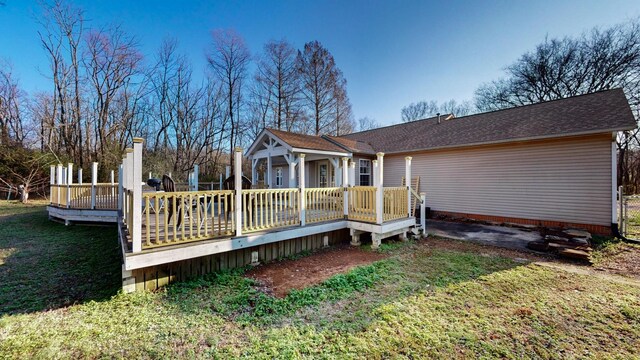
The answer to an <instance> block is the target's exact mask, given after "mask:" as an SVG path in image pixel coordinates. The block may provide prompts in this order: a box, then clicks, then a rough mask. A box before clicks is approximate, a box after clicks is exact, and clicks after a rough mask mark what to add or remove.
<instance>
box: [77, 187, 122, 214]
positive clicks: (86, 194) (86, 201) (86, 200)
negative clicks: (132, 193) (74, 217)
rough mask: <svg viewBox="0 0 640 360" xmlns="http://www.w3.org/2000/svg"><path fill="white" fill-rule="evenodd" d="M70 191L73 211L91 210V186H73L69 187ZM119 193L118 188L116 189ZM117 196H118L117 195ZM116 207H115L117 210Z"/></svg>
mask: <svg viewBox="0 0 640 360" xmlns="http://www.w3.org/2000/svg"><path fill="white" fill-rule="evenodd" d="M69 191H70V192H71V194H70V199H71V204H70V206H69V207H70V208H72V209H91V184H82V185H80V184H72V185H69ZM116 191H117V187H116ZM116 195H117V194H116ZM116 206H117V204H116ZM115 208H116V207H114V209H115Z"/></svg>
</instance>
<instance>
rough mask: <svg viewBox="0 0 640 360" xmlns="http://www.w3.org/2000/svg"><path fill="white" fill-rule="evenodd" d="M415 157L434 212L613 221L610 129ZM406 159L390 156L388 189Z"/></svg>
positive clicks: (386, 173) (398, 177) (415, 171)
mask: <svg viewBox="0 0 640 360" xmlns="http://www.w3.org/2000/svg"><path fill="white" fill-rule="evenodd" d="M410 155H411V156H412V157H413V161H412V165H413V166H412V168H413V171H412V173H413V176H420V191H421V192H426V194H427V206H428V207H431V208H432V209H433V210H440V211H449V212H457V213H466V214H481V215H492V216H504V217H514V218H523V219H536V220H551V221H562V222H572V223H582V224H594V225H610V224H611V135H610V134H602V135H597V136H590V137H581V138H566V139H558V140H552V141H537V142H529V143H515V144H509V145H500V146H487V147H475V148H468V149H458V150H448V151H431V152H423V153H419V154H410ZM405 156H406V155H389V156H385V159H384V177H385V178H384V184H385V186H398V185H400V181H401V177H402V176H403V175H404V168H405V160H404V157H405ZM401 174H402V175H401Z"/></svg>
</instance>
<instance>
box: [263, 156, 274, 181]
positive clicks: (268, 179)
mask: <svg viewBox="0 0 640 360" xmlns="http://www.w3.org/2000/svg"><path fill="white" fill-rule="evenodd" d="M271 166H272V164H271V153H270V152H269V153H268V154H267V179H266V180H267V181H266V182H265V184H266V185H267V188H268V189H272V188H273V186H272V184H271V181H272V180H271V176H272V174H271Z"/></svg>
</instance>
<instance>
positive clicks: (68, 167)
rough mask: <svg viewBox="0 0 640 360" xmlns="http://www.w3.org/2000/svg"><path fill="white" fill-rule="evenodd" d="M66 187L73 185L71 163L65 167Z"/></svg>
mask: <svg viewBox="0 0 640 360" xmlns="http://www.w3.org/2000/svg"><path fill="white" fill-rule="evenodd" d="M67 185H73V163H69V165H67Z"/></svg>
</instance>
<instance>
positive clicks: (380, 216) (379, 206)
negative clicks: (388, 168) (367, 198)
mask: <svg viewBox="0 0 640 360" xmlns="http://www.w3.org/2000/svg"><path fill="white" fill-rule="evenodd" d="M376 155H377V156H378V161H377V162H378V171H377V172H376V177H377V178H378V185H377V188H376V223H378V224H382V222H383V221H384V181H383V180H384V153H382V152H379V153H377V154H376Z"/></svg>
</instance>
